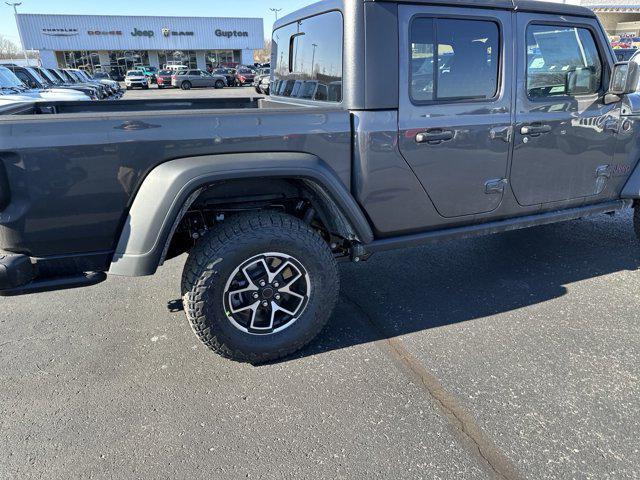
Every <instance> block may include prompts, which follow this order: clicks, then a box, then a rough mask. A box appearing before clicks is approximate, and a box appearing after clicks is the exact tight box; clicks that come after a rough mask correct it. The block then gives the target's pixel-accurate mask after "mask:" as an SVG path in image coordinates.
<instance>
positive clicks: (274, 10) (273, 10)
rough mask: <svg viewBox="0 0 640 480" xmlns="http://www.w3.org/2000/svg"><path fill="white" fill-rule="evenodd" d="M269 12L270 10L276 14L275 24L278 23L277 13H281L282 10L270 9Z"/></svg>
mask: <svg viewBox="0 0 640 480" xmlns="http://www.w3.org/2000/svg"><path fill="white" fill-rule="evenodd" d="M269 10H271V11H272V12H273V13H275V14H276V22H277V21H278V12H281V11H282V9H281V8H270V9H269Z"/></svg>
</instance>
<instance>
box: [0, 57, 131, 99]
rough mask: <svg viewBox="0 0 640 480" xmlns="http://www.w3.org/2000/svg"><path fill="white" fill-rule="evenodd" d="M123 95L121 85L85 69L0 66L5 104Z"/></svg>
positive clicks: (0, 85)
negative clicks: (97, 76)
mask: <svg viewBox="0 0 640 480" xmlns="http://www.w3.org/2000/svg"><path fill="white" fill-rule="evenodd" d="M123 94H124V90H123V89H122V87H121V86H120V84H119V83H118V82H115V81H113V80H110V79H104V78H96V77H93V76H92V75H90V74H89V73H87V72H85V71H83V70H77V69H71V68H69V69H58V68H42V67H24V66H19V65H14V64H8V65H2V66H0V95H1V97H0V98H2V100H3V101H4V102H6V101H25V100H33V99H36V100H38V99H42V100H60V101H70V100H71V101H73V100H78V101H89V100H117V99H119V98H121V97H122V95H123Z"/></svg>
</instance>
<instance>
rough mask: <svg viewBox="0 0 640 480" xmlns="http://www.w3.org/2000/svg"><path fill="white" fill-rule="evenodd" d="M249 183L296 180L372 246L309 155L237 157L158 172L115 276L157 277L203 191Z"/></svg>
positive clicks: (327, 171) (340, 192)
mask: <svg viewBox="0 0 640 480" xmlns="http://www.w3.org/2000/svg"><path fill="white" fill-rule="evenodd" d="M245 178H289V179H292V178H295V179H301V180H303V181H305V182H306V183H308V184H309V185H310V186H311V187H312V188H313V189H314V190H315V191H316V193H318V194H319V195H320V196H322V197H325V199H326V200H328V201H330V202H331V208H332V210H333V211H334V212H335V213H336V214H338V215H340V216H342V217H343V218H342V220H343V221H344V222H345V223H346V224H347V225H348V226H349V227H350V230H351V231H352V232H353V235H352V236H353V238H351V240H353V241H357V242H360V243H364V244H368V243H371V242H372V241H373V233H372V231H371V226H370V225H369V222H368V221H367V219H366V217H365V215H364V214H363V212H362V210H361V209H360V207H359V205H358V204H357V203H356V201H355V199H354V198H353V196H352V195H351V193H350V192H349V190H348V189H347V187H345V185H344V183H343V182H342V180H340V178H339V177H338V175H337V174H336V173H335V171H334V170H333V169H332V168H331V167H330V166H329V165H328V164H327V163H326V162H324V161H323V160H321V159H320V158H318V157H317V156H315V155H311V154H307V153H271V152H270V153H233V154H217V155H205V156H200V157H188V158H181V159H177V160H171V161H168V162H165V163H163V164H161V165H159V166H157V167H156V168H154V169H153V170H152V171H151V172H150V173H149V174H148V175H147V177H146V178H145V180H144V181H143V182H142V185H141V186H140V189H139V190H138V193H137V194H136V196H135V198H134V200H133V203H132V205H131V208H130V209H129V213H128V215H127V219H126V221H125V224H124V227H123V229H122V232H121V234H120V238H119V241H118V244H117V247H116V250H115V253H114V256H113V260H112V263H111V268H110V270H109V273H110V274H113V275H122V276H133V277H137V276H145V275H153V274H154V273H155V272H156V270H157V269H158V266H160V265H161V264H162V261H163V258H164V254H165V250H166V246H167V245H168V242H169V240H170V238H171V236H172V235H173V232H174V230H175V228H176V226H177V224H178V222H179V221H180V219H181V218H182V216H183V215H184V213H185V212H186V210H187V209H188V208H189V207H190V206H191V204H192V203H193V202H194V201H195V200H196V198H197V196H198V195H199V193H200V192H201V190H202V188H203V187H206V186H208V185H211V184H214V183H216V182H219V181H225V180H238V179H245Z"/></svg>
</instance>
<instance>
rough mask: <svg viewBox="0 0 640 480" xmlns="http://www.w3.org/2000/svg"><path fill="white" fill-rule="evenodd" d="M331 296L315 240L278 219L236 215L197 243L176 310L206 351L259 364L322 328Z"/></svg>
mask: <svg viewBox="0 0 640 480" xmlns="http://www.w3.org/2000/svg"><path fill="white" fill-rule="evenodd" d="M338 290H339V280H338V273H337V266H336V261H335V259H334V257H333V255H332V253H331V251H330V249H329V247H328V246H327V244H326V242H325V241H324V240H323V239H322V237H320V235H319V234H318V233H317V232H316V231H314V230H313V229H312V228H311V227H309V226H308V225H307V224H306V223H304V222H302V221H301V220H299V219H297V218H295V217H293V216H290V215H284V214H280V213H273V212H260V213H251V214H241V215H238V216H237V217H236V218H234V219H230V220H229V221H228V222H225V223H224V224H222V225H220V226H219V227H218V228H217V229H215V230H212V231H211V232H210V233H209V234H208V235H207V236H205V237H204V238H202V239H201V240H200V242H199V243H198V244H197V245H196V247H195V248H194V249H193V250H192V252H191V253H190V255H189V258H188V260H187V263H186V265H185V268H184V273H183V277H182V292H183V297H184V307H185V312H186V314H187V318H188V319H189V321H190V323H191V326H192V328H193V330H194V332H195V333H196V335H198V337H199V338H200V339H201V340H202V341H203V342H204V343H205V344H206V345H207V346H208V347H209V348H210V349H211V350H213V351H214V352H216V353H218V354H220V355H222V356H224V357H227V358H231V359H233V360H236V361H244V362H251V363H260V362H266V361H270V360H275V359H278V358H281V357H285V356H287V355H289V354H291V353H293V352H295V351H297V350H299V349H300V348H302V347H303V346H305V345H306V344H307V343H309V342H310V341H311V340H312V339H313V338H314V337H315V336H316V335H317V334H318V333H319V332H320V331H321V330H322V328H323V327H324V325H325V324H326V322H327V320H328V319H329V316H330V315H331V312H332V311H333V307H334V306H335V303H336V300H337V296H338Z"/></svg>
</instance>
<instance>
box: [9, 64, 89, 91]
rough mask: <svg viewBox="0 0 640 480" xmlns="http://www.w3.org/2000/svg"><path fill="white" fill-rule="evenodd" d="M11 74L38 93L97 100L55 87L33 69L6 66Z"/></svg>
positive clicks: (70, 88)
mask: <svg viewBox="0 0 640 480" xmlns="http://www.w3.org/2000/svg"><path fill="white" fill-rule="evenodd" d="M6 68H8V69H9V70H11V71H12V72H13V74H14V75H15V76H16V77H17V78H18V79H19V80H20V81H21V82H22V83H23V84H24V85H25V86H27V87H28V88H30V89H33V90H37V91H40V92H43V91H46V92H51V93H64V94H70V95H78V96H79V99H82V100H89V99H90V100H97V99H98V97H97V96H96V95H95V94H94V93H90V92H83V91H81V90H78V89H73V88H72V87H64V86H63V87H56V86H55V85H52V84H51V83H50V82H49V81H48V80H46V79H45V78H44V77H42V75H40V73H39V72H38V71H36V69H35V68H33V67H20V66H15V65H6ZM87 97H88V98H87Z"/></svg>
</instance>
